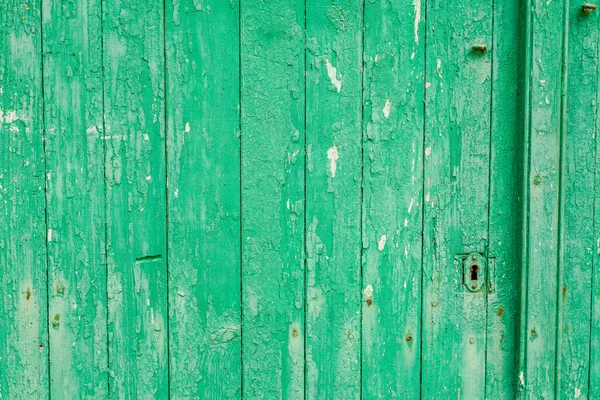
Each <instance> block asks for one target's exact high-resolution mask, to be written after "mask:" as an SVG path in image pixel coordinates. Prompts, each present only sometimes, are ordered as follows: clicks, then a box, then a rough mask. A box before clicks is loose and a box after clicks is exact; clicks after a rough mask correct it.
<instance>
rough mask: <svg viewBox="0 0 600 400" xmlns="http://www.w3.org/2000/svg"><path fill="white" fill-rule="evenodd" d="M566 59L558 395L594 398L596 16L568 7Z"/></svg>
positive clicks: (577, 5)
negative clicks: (591, 194)
mask: <svg viewBox="0 0 600 400" xmlns="http://www.w3.org/2000/svg"><path fill="white" fill-rule="evenodd" d="M568 21H569V26H568V29H569V35H568V40H569V41H568V47H569V59H568V86H567V93H568V97H567V110H566V113H567V125H566V132H565V154H564V158H565V165H566V169H565V172H564V180H563V182H564V183H563V184H564V199H563V203H564V220H563V226H564V242H563V243H564V244H563V249H564V256H563V260H564V261H563V263H562V266H563V267H562V268H561V271H560V278H561V281H562V283H561V284H560V285H559V290H560V295H559V297H558V304H559V314H558V318H559V320H558V322H557V323H558V324H559V329H558V330H557V331H558V346H559V347H558V352H559V353H558V360H559V363H558V365H557V366H556V367H557V369H558V370H557V379H558V382H557V397H559V398H585V399H588V398H594V397H593V396H591V393H590V392H589V389H588V384H589V383H588V380H589V377H590V365H589V360H590V321H591V311H592V310H591V308H590V304H591V296H592V287H591V285H592V276H593V263H594V254H593V252H594V249H595V248H597V243H596V241H597V238H598V236H596V235H595V232H594V219H595V208H594V202H595V197H594V196H590V190H593V188H594V185H595V183H594V181H595V174H596V164H595V162H590V160H594V159H595V156H596V141H597V138H596V136H597V132H596V129H597V126H596V125H597V115H596V114H597V105H596V100H597V87H598V83H599V82H598V48H599V46H598V39H599V37H598V19H597V17H596V15H594V14H586V13H583V12H582V11H581V5H580V4H577V3H575V4H571V5H570V6H569V17H568Z"/></svg>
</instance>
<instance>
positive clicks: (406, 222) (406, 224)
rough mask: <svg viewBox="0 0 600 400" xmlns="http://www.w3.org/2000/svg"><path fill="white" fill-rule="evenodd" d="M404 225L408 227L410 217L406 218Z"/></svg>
mask: <svg viewBox="0 0 600 400" xmlns="http://www.w3.org/2000/svg"><path fill="white" fill-rule="evenodd" d="M404 227H408V218H404Z"/></svg>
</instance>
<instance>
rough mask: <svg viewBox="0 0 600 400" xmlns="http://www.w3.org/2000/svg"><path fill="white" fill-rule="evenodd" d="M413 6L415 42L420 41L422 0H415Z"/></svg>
mask: <svg viewBox="0 0 600 400" xmlns="http://www.w3.org/2000/svg"><path fill="white" fill-rule="evenodd" d="M413 6H414V8H415V27H414V35H415V43H417V44H418V43H419V21H420V20H421V0H413Z"/></svg>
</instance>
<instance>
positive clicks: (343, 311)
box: [306, 0, 363, 399]
mask: <svg viewBox="0 0 600 400" xmlns="http://www.w3.org/2000/svg"><path fill="white" fill-rule="evenodd" d="M362 13H363V5H362V2H361V1H357V2H352V1H348V0H330V1H327V2H323V1H317V0H308V1H307V4H306V35H307V40H308V49H307V54H306V58H307V60H306V62H307V83H306V85H307V86H306V109H307V116H306V143H307V166H306V168H307V171H306V220H307V234H306V235H307V236H306V251H307V286H306V291H307V299H306V360H307V361H306V362H307V365H306V371H307V372H306V373H307V377H306V394H307V397H308V398H311V399H313V398H314V399H334V398H344V399H352V398H354V399H357V398H359V397H360V387H361V379H360V369H361V368H360V344H361V335H360V333H361V324H360V321H361V316H360V310H361V301H362V296H361V289H360V285H361V273H360V272H361V201H362V185H361V181H362V179H361V178H362V145H361V144H362V135H361V123H362V39H363V37H362V30H363V23H362Z"/></svg>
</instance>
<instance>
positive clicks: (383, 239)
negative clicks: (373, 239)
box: [377, 235, 387, 251]
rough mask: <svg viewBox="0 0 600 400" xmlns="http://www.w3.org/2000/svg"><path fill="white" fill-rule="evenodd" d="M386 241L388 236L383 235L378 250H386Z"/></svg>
mask: <svg viewBox="0 0 600 400" xmlns="http://www.w3.org/2000/svg"><path fill="white" fill-rule="evenodd" d="M386 241H387V235H381V237H380V238H379V242H378V243H377V248H378V249H379V251H381V250H383V249H384V248H385V242H386Z"/></svg>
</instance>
